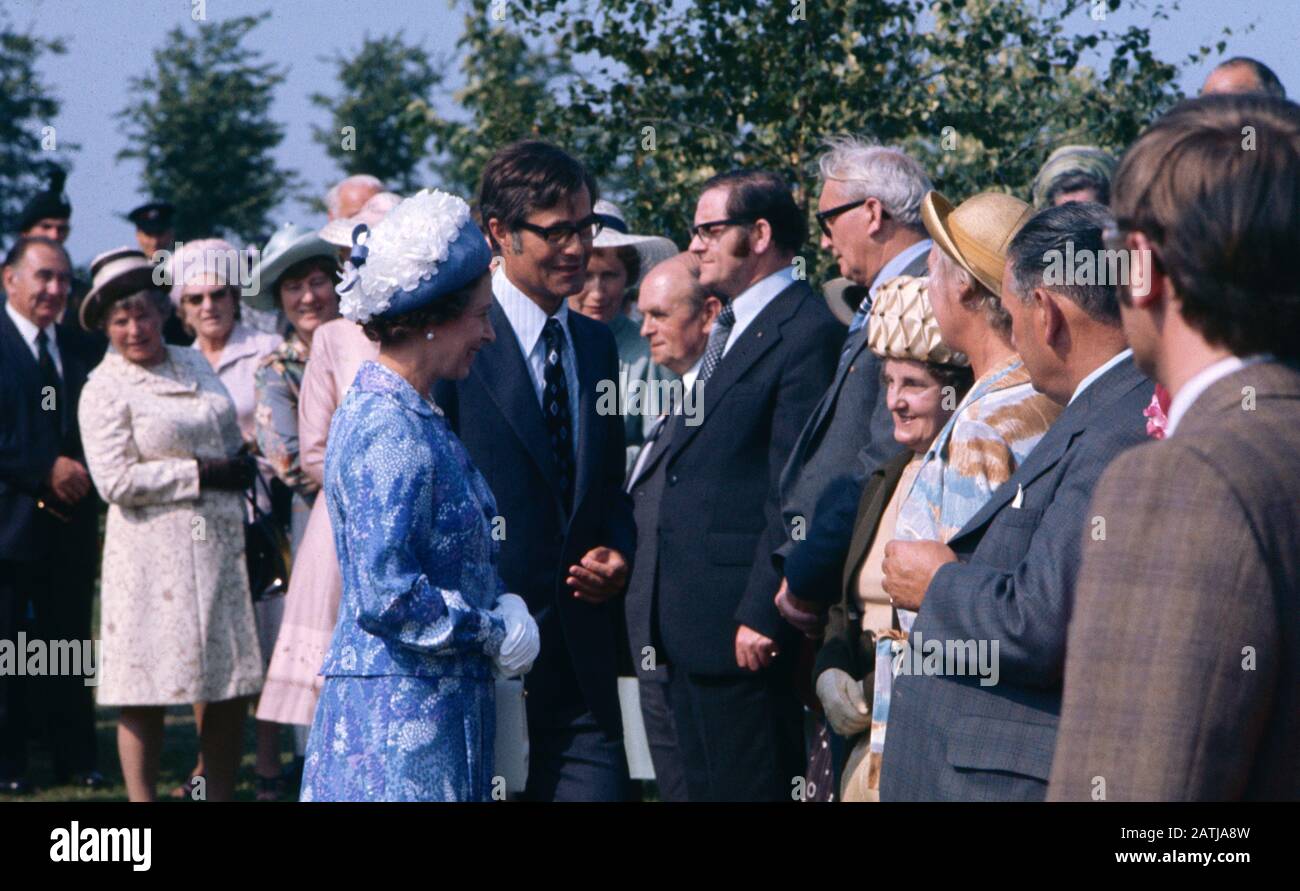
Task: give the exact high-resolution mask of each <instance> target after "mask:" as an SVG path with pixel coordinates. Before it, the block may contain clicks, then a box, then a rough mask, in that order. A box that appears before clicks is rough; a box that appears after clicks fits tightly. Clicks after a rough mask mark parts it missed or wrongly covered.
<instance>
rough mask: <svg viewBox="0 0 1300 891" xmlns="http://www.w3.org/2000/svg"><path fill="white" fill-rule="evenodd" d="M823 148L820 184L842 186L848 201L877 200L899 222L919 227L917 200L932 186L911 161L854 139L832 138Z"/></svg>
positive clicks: (819, 163)
mask: <svg viewBox="0 0 1300 891" xmlns="http://www.w3.org/2000/svg"><path fill="white" fill-rule="evenodd" d="M826 145H827V151H826V153H825V154H823V155H822V156H821V157H820V158H819V159H818V161H817V166H818V167H819V168H820V169H821V177H822V181H823V182H826V181H829V180H834V181H835V182H840V183H844V187H845V191H846V192H848V193H849V198H850V199H851V200H857V199H859V198H877V199H879V200H880V203H881V204H882V205H884V208H885V210H886V211H887V212H888V213H889V215H890V216H892V217H893V218H894V219H896V220H898V222H899V223H901V224H903V225H904V226H909V227H911V228H914V229H919V228H920V227H921V200H922V199H923V198H925V193H926V192H928V191H930V190H931V189H933V188H934V185H933V184H932V183H931V182H930V177H929V176H928V175H927V174H926V172H925V169H924V168H923V167H922V166H921V165H920V164H918V163H917V162H916V160H915V159H914V158H912V157H911V156H910V155H908V154H907V153H905V152H903V151H901V150H900V149H896V148H890V147H889V146H883V145H873V144H872V143H870V142H868V141H867V140H865V139H862V138H860V137H857V136H847V135H846V136H833V137H831V138H830V139H828V140H826Z"/></svg>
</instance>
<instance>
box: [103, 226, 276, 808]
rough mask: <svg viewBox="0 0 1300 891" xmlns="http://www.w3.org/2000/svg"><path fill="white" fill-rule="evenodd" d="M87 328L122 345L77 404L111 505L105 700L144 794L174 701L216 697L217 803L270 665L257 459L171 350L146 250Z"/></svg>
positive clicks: (120, 274)
mask: <svg viewBox="0 0 1300 891" xmlns="http://www.w3.org/2000/svg"><path fill="white" fill-rule="evenodd" d="M93 268H94V287H93V288H92V290H91V292H90V294H89V295H87V298H86V301H85V302H84V303H83V304H82V307H81V323H82V325H83V326H84V327H86V328H87V329H88V330H93V329H102V330H104V331H105V333H106V334H107V335H108V339H109V342H110V345H111V349H110V350H109V352H108V354H107V355H106V356H105V357H104V361H103V362H102V363H100V365H99V367H97V368H96V369H95V370H94V371H93V372H91V374H90V378H89V380H88V381H87V383H86V387H85V389H84V390H83V391H82V398H81V402H80V408H79V411H78V415H79V421H80V424H81V431H82V440H83V442H84V444H85V450H86V464H87V466H88V468H89V470H90V476H91V479H93V480H94V483H95V487H96V489H98V490H99V493H100V495H101V496H102V497H103V499H104V500H105V501H106V502H108V504H109V510H108V521H107V525H106V527H105V534H104V557H103V561H104V562H103V571H102V573H101V578H102V580H103V583H102V588H101V591H100V596H101V602H102V607H101V609H102V613H101V630H100V636H101V638H102V639H103V642H104V651H103V659H102V664H101V670H100V683H99V693H98V698H99V703H100V704H101V705H114V706H119V707H120V708H121V715H120V717H119V720H118V733H117V738H118V752H119V756H120V758H121V761H122V773H123V775H124V777H125V779H126V785H127V792H128V794H129V796H130V798H131V800H132V801H150V800H153V798H154V796H155V792H156V787H157V781H158V770H159V756H160V752H161V748H162V740H163V713H164V710H165V708H166V707H167V706H170V705H184V704H195V703H207V709H206V712H205V715H204V719H203V722H202V726H201V728H200V734H199V738H200V746H201V749H202V753H203V757H204V761H205V763H206V777H207V780H206V790H205V794H206V797H207V798H208V799H209V800H229V799H230V798H232V797H233V793H234V784H235V773H236V769H237V767H238V764H239V754H240V742H241V728H242V725H243V715H244V712H245V711H246V709H247V707H248V701H247V697H249V696H251V695H253V694H254V693H256V692H257V691H258V690H259V689H261V686H262V664H261V655H260V652H259V649H258V643H257V633H256V630H255V628H254V623H253V609H252V604H251V602H250V598H249V590H248V576H247V572H246V569H245V565H244V495H243V491H244V489H245V488H246V487H247V486H248V485H249V483H250V482H251V480H252V475H253V472H254V471H253V468H252V464H251V461H250V460H249V459H248V457H247V456H246V455H243V454H242V448H243V442H242V440H241V437H240V434H239V428H238V426H237V424H236V423H235V408H234V404H233V403H232V402H231V400H230V397H229V395H228V394H227V392H226V388H225V387H224V386H222V384H221V381H220V380H219V379H218V378H217V376H216V374H215V373H214V372H213V371H212V368H211V367H210V366H209V365H208V363H207V362H205V361H204V360H203V357H202V356H200V355H199V354H198V353H196V352H195V351H193V350H190V349H187V348H184V347H174V346H167V345H166V344H164V343H163V339H162V324H163V319H164V318H165V316H166V312H167V295H165V294H163V293H161V292H160V291H157V290H156V289H155V288H154V286H153V284H152V275H153V267H152V266H151V265H150V264H149V262H148V260H147V259H145V256H144V254H143V253H141V252H140V251H137V250H134V249H125V248H124V249H121V250H118V251H113V252H110V253H109V254H107V255H103V256H101V257H99V258H96V261H95V263H94V266H93Z"/></svg>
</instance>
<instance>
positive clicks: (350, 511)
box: [302, 190, 539, 801]
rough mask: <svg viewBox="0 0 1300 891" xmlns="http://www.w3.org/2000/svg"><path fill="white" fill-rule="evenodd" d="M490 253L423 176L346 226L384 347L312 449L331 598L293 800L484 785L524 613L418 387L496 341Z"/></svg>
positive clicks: (344, 289) (381, 796)
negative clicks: (368, 225)
mask: <svg viewBox="0 0 1300 891" xmlns="http://www.w3.org/2000/svg"><path fill="white" fill-rule="evenodd" d="M490 260H491V257H490V255H489V253H488V249H487V243H486V241H485V240H484V238H483V235H482V233H481V232H480V231H479V229H478V227H477V226H475V225H474V223H473V221H472V220H471V219H470V216H469V207H468V205H467V204H465V202H464V201H462V200H460V199H459V198H456V197H454V196H452V195H448V194H446V193H443V192H436V191H434V192H430V191H427V190H426V191H422V192H420V193H419V194H417V195H415V196H412V197H411V198H408V199H406V200H405V201H403V202H402V203H401V204H399V205H398V206H397V207H396V208H394V209H393V211H392V212H391V213H390V214H389V215H388V216H387V217H385V218H384V220H383V221H381V222H380V223H378V224H377V225H376V226H375V228H374V230H373V231H371V232H368V233H363V234H361V235H360V236H359V237H358V246H357V247H356V248H354V250H353V253H352V262H351V263H350V264H349V266H348V271H347V274H346V276H345V280H344V283H343V284H342V285H340V286H339V293H340V295H341V296H342V297H343V300H342V309H343V314H344V315H345V316H347V317H348V318H350V319H353V320H354V321H358V322H361V323H363V324H364V326H365V331H366V334H367V336H369V337H371V338H372V339H373V340H377V341H378V342H379V345H380V348H379V359H378V361H375V362H366V363H364V364H363V365H362V366H361V369H360V370H359V371H358V373H357V378H356V380H355V381H354V383H353V385H352V389H351V390H349V392H348V394H347V396H346V397H344V400H343V403H342V405H340V406H339V409H338V412H337V413H336V414H335V416H334V421H333V424H332V426H331V429H330V437H329V446H328V450H327V452H326V457H325V498H326V503H327V505H328V507H329V513H330V520H331V522H332V524H333V528H334V543H335V546H336V548H337V550H338V557H339V563H340V568H341V570H342V576H343V599H342V602H341V604H340V607H339V620H338V625H337V626H336V628H335V631H334V638H333V640H332V642H331V644H330V650H329V653H328V654H327V655H326V658H325V664H324V666H323V668H322V670H321V674H322V675H324V677H325V684H324V687H323V689H322V691H321V698H320V702H319V704H318V706H317V709H316V717H315V722H314V724H313V725H312V732H311V737H310V741H309V743H308V749H307V763H306V768H305V771H304V774H303V787H302V799H303V800H304V801H322V800H334V801H339V800H348V801H360V800H366V801H429V800H433V801H485V800H487V799H488V798H489V797H490V795H491V792H492V777H493V746H494V733H495V727H494V724H495V704H494V700H493V697H494V685H493V675H494V673H497V674H501V675H505V676H510V675H518V674H521V673H523V672H525V671H527V669H528V668H529V667H530V666H531V664H532V661H533V660H534V659H535V658H536V656H537V651H538V647H539V640H538V635H537V626H536V624H535V623H534V622H533V619H532V617H531V616H530V615H529V614H528V609H527V607H526V606H525V605H524V602H523V600H522V598H520V597H518V596H517V595H514V594H507V593H505V591H504V584H503V582H502V581H501V577H500V575H499V574H498V572H497V547H498V545H497V542H496V540H495V539H494V538H493V536H492V525H493V518H494V517H495V516H496V501H495V499H494V498H493V496H492V492H491V490H490V489H489V488H488V486H487V483H486V481H485V480H484V479H483V476H482V475H481V474H480V473H479V472H478V470H477V469H476V468H475V467H474V465H473V464H472V463H471V462H470V459H469V454H468V453H467V452H466V451H465V448H464V446H463V445H462V444H461V443H460V441H459V440H458V439H457V438H456V435H455V434H454V433H453V432H452V430H451V428H450V426H449V425H448V424H447V422H446V420H445V419H444V418H443V416H442V412H441V411H440V410H439V409H438V407H437V406H436V405H435V404H434V403H433V401H432V399H431V397H430V395H429V394H430V393H431V392H432V387H433V384H434V383H435V382H436V381H437V380H442V379H460V378H464V377H465V376H467V375H468V374H469V369H470V365H471V363H472V362H473V360H474V356H475V355H476V354H477V352H478V350H479V349H480V348H481V347H482V346H484V345H485V344H487V343H490V342H491V341H492V340H493V338H494V335H493V331H492V323H491V322H490V321H489V319H488V310H489V308H490V307H491V303H492V291H491V285H490V279H489V277H488V275H487V272H488V266H489V262H490ZM494 669H495V672H494Z"/></svg>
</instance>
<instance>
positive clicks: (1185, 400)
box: [1165, 353, 1272, 437]
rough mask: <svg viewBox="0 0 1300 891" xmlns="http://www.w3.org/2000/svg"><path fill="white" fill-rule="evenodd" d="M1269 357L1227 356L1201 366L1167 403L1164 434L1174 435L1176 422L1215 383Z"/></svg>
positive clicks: (1261, 354)
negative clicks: (1203, 366)
mask: <svg viewBox="0 0 1300 891" xmlns="http://www.w3.org/2000/svg"><path fill="white" fill-rule="evenodd" d="M1270 358H1272V357H1271V356H1269V355H1267V354H1263V353H1257V354H1255V355H1253V356H1244V357H1243V356H1229V357H1227V358H1226V359H1220V360H1219V361H1218V362H1215V363H1214V364H1213V365H1209V366H1207V367H1205V368H1202V369H1201V370H1200V371H1198V372H1197V373H1196V374H1195V375H1193V376H1192V378H1191V380H1189V381H1188V382H1187V383H1185V384H1183V388H1182V389H1181V390H1179V391H1178V395H1177V396H1175V397H1174V398H1173V401H1172V402H1170V403H1169V413H1168V414H1169V421H1168V423H1166V424H1165V436H1166V437H1169V436H1173V435H1174V431H1175V430H1177V429H1178V422H1179V421H1181V420H1182V419H1183V415H1185V414H1187V410H1188V409H1189V408H1191V407H1192V405H1193V403H1195V402H1196V400H1197V399H1199V398H1200V397H1201V394H1202V393H1204V392H1205V391H1206V390H1208V389H1210V387H1211V386H1213V385H1214V384H1215V383H1217V382H1218V381H1220V380H1222V379H1223V378H1225V377H1227V376H1228V375H1230V374H1232V373H1233V372H1235V371H1240V370H1241V369H1243V368H1245V367H1247V366H1248V365H1257V364H1259V363H1260V362H1265V361H1267V360H1269V359H1270Z"/></svg>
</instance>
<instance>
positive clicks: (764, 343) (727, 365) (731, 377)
mask: <svg viewBox="0 0 1300 891" xmlns="http://www.w3.org/2000/svg"><path fill="white" fill-rule="evenodd" d="M801 284H803V283H802V282H795V283H794V284H792V285H790V286H789V287H787V288H786V289H785V290H783V291H782V292H781V293H780V294H778V295H776V297H775V298H774V299H773V300H772V302H771V303H769V304H768V305H767V306H765V307H764V308H763V311H762V312H760V313H759V314H758V317H757V318H755V319H754V321H752V322H750V323H749V327H747V328H746V329H745V333H744V334H742V335H740V339H739V340H737V341H736V342H735V343H734V344H732V346H731V349H730V350H728V351H727V354H726V355H725V356H724V357H723V359H722V361H721V362H720V363H718V367H717V368H716V369H715V370H714V372H713V377H711V378H709V379H708V380H707V381H706V382H705V383H704V385H703V388H702V390H701V391H700V394H699V399H700V406H699V412H698V417H699V419H700V423H698V424H695V425H694V426H688V425H687V424H686V416H685V414H680V415H676V416H675V417H673V419H672V420H671V421H670V422H669V423H670V427H669V429H668V430H667V431H665V433H664V435H665V436H671V437H672V438H671V439H670V440H669V446H668V454H669V456H671V457H676V455H677V453H678V452H680V451H681V450H682V449H683V448H685V446H686V444H687V443H688V442H690V441H691V439H692V438H693V437H694V436H695V434H696V432H698V431H699V430H700V428H701V427H703V426H704V425H705V424H707V423H708V422H709V414H710V413H709V410H708V409H709V406H710V405H717V404H718V403H719V402H720V401H721V400H722V398H723V396H724V395H726V392H727V391H728V390H729V389H731V387H732V385H734V384H735V383H736V382H737V381H739V380H740V379H741V378H742V377H744V376H745V372H746V371H748V370H749V369H750V367H751V366H752V365H753V364H754V363H755V362H757V361H758V360H759V359H760V358H761V357H762V356H763V354H764V353H766V352H767V351H768V350H770V349H772V348H773V347H775V346H776V345H777V344H778V343H780V342H781V325H782V323H784V322H785V320H786V319H788V318H790V316H792V315H793V314H794V312H795V310H796V309H797V308H798V305H799V303H800V302H801V298H802V296H803V295H802V294H800V293H799V292H798V289H799V286H800V285H801ZM803 287H805V288H807V287H808V286H807V285H806V284H804V285H803Z"/></svg>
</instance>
